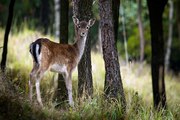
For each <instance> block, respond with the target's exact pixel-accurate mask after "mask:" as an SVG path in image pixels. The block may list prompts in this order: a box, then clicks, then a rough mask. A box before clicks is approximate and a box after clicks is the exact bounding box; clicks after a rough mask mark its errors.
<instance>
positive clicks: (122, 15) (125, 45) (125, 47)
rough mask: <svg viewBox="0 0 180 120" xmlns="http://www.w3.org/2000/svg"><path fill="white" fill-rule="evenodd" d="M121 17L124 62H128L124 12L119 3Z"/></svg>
mask: <svg viewBox="0 0 180 120" xmlns="http://www.w3.org/2000/svg"><path fill="white" fill-rule="evenodd" d="M120 9H121V17H122V28H123V38H124V49H125V54H126V64H128V59H129V57H128V49H127V37H126V36H127V35H126V22H125V14H124V9H123V6H122V5H121V7H120Z"/></svg>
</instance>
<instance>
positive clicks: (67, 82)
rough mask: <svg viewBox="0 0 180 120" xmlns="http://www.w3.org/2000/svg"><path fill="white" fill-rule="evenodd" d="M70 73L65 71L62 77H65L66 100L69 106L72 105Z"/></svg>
mask: <svg viewBox="0 0 180 120" xmlns="http://www.w3.org/2000/svg"><path fill="white" fill-rule="evenodd" d="M71 74H72V73H69V74H68V73H65V75H64V79H65V83H66V88H67V90H68V100H69V104H70V106H72V107H74V101H73V97H72V80H71Z"/></svg>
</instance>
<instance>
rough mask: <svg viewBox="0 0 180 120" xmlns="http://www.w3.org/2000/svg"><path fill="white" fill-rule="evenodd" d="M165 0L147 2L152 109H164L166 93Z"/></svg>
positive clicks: (149, 0) (148, 0)
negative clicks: (163, 18)
mask: <svg viewBox="0 0 180 120" xmlns="http://www.w3.org/2000/svg"><path fill="white" fill-rule="evenodd" d="M166 3H167V0H158V1H156V0H147V4H148V9H149V17H150V27H151V46H152V60H151V72H152V86H153V100H154V107H155V108H156V109H159V108H161V107H163V108H166V91H165V83H164V40H163V24H162V14H163V11H164V7H165V5H166Z"/></svg>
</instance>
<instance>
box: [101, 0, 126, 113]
mask: <svg viewBox="0 0 180 120" xmlns="http://www.w3.org/2000/svg"><path fill="white" fill-rule="evenodd" d="M99 12H100V27H101V40H102V49H103V58H104V62H105V70H106V73H105V87H104V91H105V94H106V96H107V97H108V98H109V97H110V98H118V97H120V100H121V104H122V108H123V110H124V111H125V109H126V100H125V95H124V90H123V84H122V80H121V75H120V66H119V60H118V53H117V48H116V45H115V37H114V26H113V16H112V0H106V1H104V0H99Z"/></svg>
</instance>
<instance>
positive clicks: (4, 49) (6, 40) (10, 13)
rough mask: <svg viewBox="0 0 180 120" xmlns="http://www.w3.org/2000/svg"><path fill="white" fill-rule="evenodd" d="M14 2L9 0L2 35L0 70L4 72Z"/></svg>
mask: <svg viewBox="0 0 180 120" xmlns="http://www.w3.org/2000/svg"><path fill="white" fill-rule="evenodd" d="M14 4H15V0H11V1H10V4H9V13H8V20H7V24H6V31H5V34H4V45H3V53H2V60H1V70H2V71H5V68H6V59H7V53H8V36H9V32H10V29H11V23H12V19H13V8H14Z"/></svg>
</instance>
